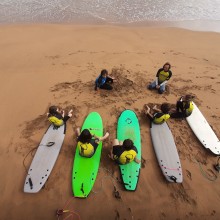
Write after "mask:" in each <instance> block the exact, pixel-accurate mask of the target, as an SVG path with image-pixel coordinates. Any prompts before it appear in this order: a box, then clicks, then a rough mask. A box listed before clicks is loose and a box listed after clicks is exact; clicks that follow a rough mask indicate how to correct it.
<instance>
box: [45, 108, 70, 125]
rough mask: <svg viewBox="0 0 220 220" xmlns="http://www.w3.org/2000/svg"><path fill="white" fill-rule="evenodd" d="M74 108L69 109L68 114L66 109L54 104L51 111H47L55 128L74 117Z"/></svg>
mask: <svg viewBox="0 0 220 220" xmlns="http://www.w3.org/2000/svg"><path fill="white" fill-rule="evenodd" d="M72 111H73V110H72V109H71V110H70V111H69V113H68V115H65V111H64V110H60V109H59V108H58V107H57V106H55V105H53V106H50V108H49V113H47V117H48V120H49V121H50V123H51V124H53V125H54V127H55V128H58V127H60V126H61V125H63V124H64V123H66V122H67V120H68V119H69V118H71V117H72Z"/></svg>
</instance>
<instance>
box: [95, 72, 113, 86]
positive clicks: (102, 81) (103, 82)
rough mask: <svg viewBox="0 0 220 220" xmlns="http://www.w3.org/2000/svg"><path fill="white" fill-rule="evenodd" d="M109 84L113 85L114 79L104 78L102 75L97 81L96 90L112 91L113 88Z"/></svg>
mask: <svg viewBox="0 0 220 220" xmlns="http://www.w3.org/2000/svg"><path fill="white" fill-rule="evenodd" d="M109 83H113V79H112V78H109V77H102V76H101V75H100V76H99V77H98V78H97V79H96V80H95V90H97V88H100V89H106V90H112V86H111V85H109Z"/></svg>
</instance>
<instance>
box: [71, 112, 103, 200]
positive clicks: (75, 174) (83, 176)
mask: <svg viewBox="0 0 220 220" xmlns="http://www.w3.org/2000/svg"><path fill="white" fill-rule="evenodd" d="M85 128H87V129H89V130H90V132H91V134H95V135H96V136H98V137H102V136H103V124H102V118H101V116H100V115H99V113H97V112H91V113H90V114H89V115H88V116H87V118H86V119H85V121H84V123H83V126H82V129H81V131H82V130H83V129H85ZM101 152H102V142H100V143H99V146H98V147H97V149H96V152H95V154H94V155H93V156H92V157H91V158H85V157H81V156H80V154H79V149H78V148H77V149H76V153H75V158H74V163H73V171H72V189H73V195H74V196H75V197H79V198H86V197H87V196H88V195H89V193H90V192H91V190H92V187H93V185H94V183H95V180H96V176H97V173H98V169H99V164H100V157H101Z"/></svg>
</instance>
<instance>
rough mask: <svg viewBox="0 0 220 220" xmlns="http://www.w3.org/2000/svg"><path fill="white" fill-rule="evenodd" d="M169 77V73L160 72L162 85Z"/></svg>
mask: <svg viewBox="0 0 220 220" xmlns="http://www.w3.org/2000/svg"><path fill="white" fill-rule="evenodd" d="M169 76H170V73H169V72H165V71H164V70H162V71H161V72H159V76H158V81H159V82H160V83H162V82H164V81H165V80H167V79H168V78H169Z"/></svg>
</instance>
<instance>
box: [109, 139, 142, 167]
mask: <svg viewBox="0 0 220 220" xmlns="http://www.w3.org/2000/svg"><path fill="white" fill-rule="evenodd" d="M137 153H138V151H137V148H136V147H135V146H134V143H133V141H132V140H130V139H125V140H124V141H123V143H122V142H119V140H118V139H115V140H114V141H113V148H112V151H111V152H110V154H109V155H108V156H109V158H110V159H112V160H114V161H116V162H117V163H118V164H121V165H123V164H128V163H131V162H132V161H135V162H136V163H140V162H141V161H140V160H139V159H137V157H136V156H137Z"/></svg>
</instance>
